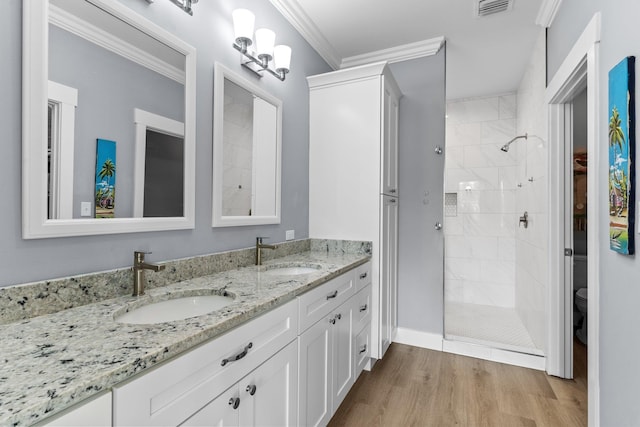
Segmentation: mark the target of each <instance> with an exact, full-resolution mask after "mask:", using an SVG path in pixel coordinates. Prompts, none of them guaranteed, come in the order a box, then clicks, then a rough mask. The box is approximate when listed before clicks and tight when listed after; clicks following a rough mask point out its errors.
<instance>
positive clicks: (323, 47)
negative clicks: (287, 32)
mask: <svg viewBox="0 0 640 427" xmlns="http://www.w3.org/2000/svg"><path fill="white" fill-rule="evenodd" d="M270 2H271V4H272V5H273V6H275V8H276V9H277V10H278V12H280V14H282V16H284V17H285V19H286V20H287V21H289V23H290V24H291V25H292V26H293V27H294V28H295V29H296V30H297V31H298V32H299V33H300V35H301V36H302V37H303V38H304V39H305V40H306V41H307V42H308V43H309V44H310V45H311V47H312V48H313V49H315V51H316V52H318V54H319V55H320V56H321V57H322V59H324V60H325V61H327V63H328V64H329V66H331V68H333V69H334V70H337V69H338V68H340V59H341V58H340V57H339V55H338V54H337V52H336V50H335V49H334V48H333V46H332V45H331V43H329V41H328V40H327V39H326V38H325V37H324V36H323V35H322V33H321V32H320V30H319V29H318V27H317V26H316V25H315V24H314V23H313V21H312V20H311V18H309V15H307V14H306V13H305V11H304V10H302V8H301V7H300V5H298V3H297V2H296V1H295V0H270Z"/></svg>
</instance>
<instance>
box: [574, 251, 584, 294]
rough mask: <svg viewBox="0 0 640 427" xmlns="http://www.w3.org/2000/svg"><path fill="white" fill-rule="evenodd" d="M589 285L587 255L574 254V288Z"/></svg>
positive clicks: (575, 289)
mask: <svg viewBox="0 0 640 427" xmlns="http://www.w3.org/2000/svg"><path fill="white" fill-rule="evenodd" d="M586 287H587V255H574V256H573V290H574V291H577V290H578V289H580V288H586Z"/></svg>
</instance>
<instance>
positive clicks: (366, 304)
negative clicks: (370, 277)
mask: <svg viewBox="0 0 640 427" xmlns="http://www.w3.org/2000/svg"><path fill="white" fill-rule="evenodd" d="M367 323H371V285H368V286H367V287H365V288H364V289H362V290H361V291H360V292H358V293H357V294H355V295H354V297H353V324H354V325H355V326H354V329H353V330H354V331H359V330H360V329H362V327H363V326H364V325H365V324H367Z"/></svg>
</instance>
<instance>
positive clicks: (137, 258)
mask: <svg viewBox="0 0 640 427" xmlns="http://www.w3.org/2000/svg"><path fill="white" fill-rule="evenodd" d="M150 253H151V252H141V251H135V252H134V253H133V296H134V297H137V296H140V295H144V271H145V270H152V271H162V270H164V269H165V266H164V265H158V264H149V263H146V262H144V256H145V255H146V254H150Z"/></svg>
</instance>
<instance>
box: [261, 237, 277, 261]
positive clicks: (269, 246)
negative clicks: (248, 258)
mask: <svg viewBox="0 0 640 427" xmlns="http://www.w3.org/2000/svg"><path fill="white" fill-rule="evenodd" d="M262 239H268V237H256V265H262V249H275V248H276V247H277V246H276V245H265V244H263V243H262Z"/></svg>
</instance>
